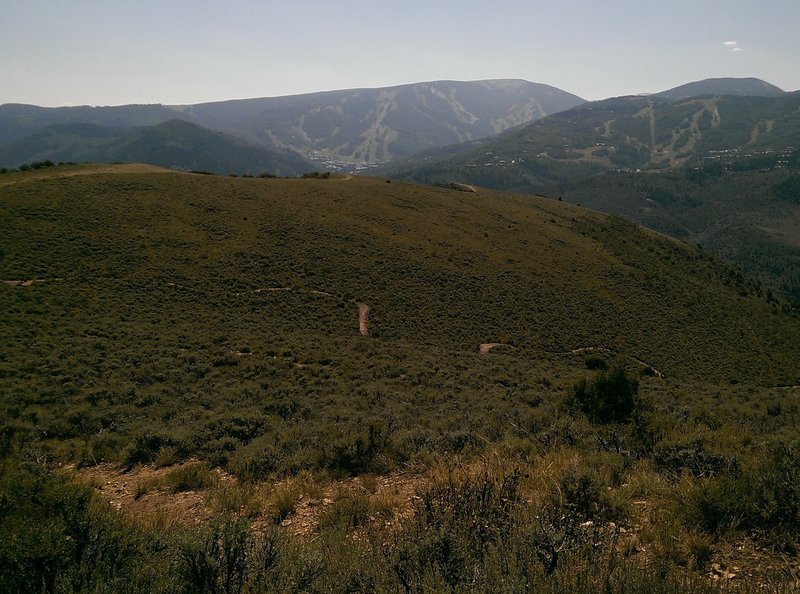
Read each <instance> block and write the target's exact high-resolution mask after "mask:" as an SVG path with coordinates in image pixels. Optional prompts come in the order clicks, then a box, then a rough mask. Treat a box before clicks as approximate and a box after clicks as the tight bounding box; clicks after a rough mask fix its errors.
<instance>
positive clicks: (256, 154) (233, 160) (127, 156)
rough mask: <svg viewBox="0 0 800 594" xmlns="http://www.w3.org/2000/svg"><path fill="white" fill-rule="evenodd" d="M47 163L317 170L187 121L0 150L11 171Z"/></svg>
mask: <svg viewBox="0 0 800 594" xmlns="http://www.w3.org/2000/svg"><path fill="white" fill-rule="evenodd" d="M41 161H55V162H59V161H62V162H79V163H83V162H93V163H149V164H151V165H159V166H162V167H169V168H172V169H182V170H185V171H192V170H196V171H207V172H212V173H220V174H228V173H235V174H240V175H241V174H249V175H259V174H261V173H265V172H266V173H269V174H271V175H300V174H303V173H306V172H309V171H313V170H314V169H315V166H314V165H313V164H312V163H311V162H310V161H307V160H306V159H304V158H303V157H301V156H300V155H299V154H298V153H295V152H292V151H289V150H278V149H270V148H266V147H263V146H256V145H255V144H252V143H247V142H244V141H243V140H241V139H239V138H237V137H234V136H231V135H229V134H222V133H219V132H212V131H211V130H207V129H205V128H202V127H200V126H197V125H195V124H190V123H188V122H184V121H181V120H169V121H167V122H163V123H161V124H158V125H155V126H146V127H138V128H133V129H128V128H107V127H103V126H97V125H95V124H53V125H51V126H48V127H47V128H44V129H43V130H40V131H38V132H36V133H35V134H32V135H31V136H27V137H25V138H22V139H19V140H17V141H16V142H12V143H11V144H8V145H6V146H3V147H0V165H3V166H5V167H9V168H14V167H19V166H20V165H23V164H26V163H30V162H41Z"/></svg>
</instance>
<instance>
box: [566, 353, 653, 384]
mask: <svg viewBox="0 0 800 594" xmlns="http://www.w3.org/2000/svg"><path fill="white" fill-rule="evenodd" d="M594 352H598V353H606V354H608V355H614V354H618V353H615V352H614V351H612V350H611V349H607V348H605V347H594V346H589V347H579V348H577V349H572V350H571V351H566V352H563V353H558V354H559V355H580V354H582V353H594ZM619 354H622V353H619ZM624 356H625V357H626V358H628V359H630V360H631V361H633V362H634V363H638V364H639V365H641V366H642V367H647V368H649V369H652V370H653V375H655V376H656V377H657V378H660V379H664V378H665V377H666V375H664V374H663V373H662V372H660V371H659V370H658V369H656V368H655V367H653V366H652V365H650V364H649V363H647V362H645V361H642V360H641V359H637V358H636V357H631V356H630V355H624Z"/></svg>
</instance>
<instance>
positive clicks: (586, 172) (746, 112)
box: [387, 93, 800, 192]
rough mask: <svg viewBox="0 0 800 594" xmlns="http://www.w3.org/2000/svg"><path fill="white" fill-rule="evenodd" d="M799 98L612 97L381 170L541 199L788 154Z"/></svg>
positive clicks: (798, 123)
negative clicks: (581, 184)
mask: <svg viewBox="0 0 800 594" xmlns="http://www.w3.org/2000/svg"><path fill="white" fill-rule="evenodd" d="M798 134H800V94H798V93H786V94H783V95H781V96H779V97H742V96H711V97H699V98H698V97H693V98H688V99H683V100H679V101H670V100H667V99H663V98H659V97H658V96H652V97H617V98H613V99H605V100H603V101H595V102H592V103H586V104H583V105H580V106H578V107H575V108H573V109H570V110H567V111H563V112H560V113H557V114H554V115H552V116H549V117H547V118H545V119H543V120H540V121H538V122H534V123H532V124H529V125H527V126H524V127H522V128H520V129H517V130H513V131H510V132H507V133H505V134H501V135H498V136H496V137H493V138H491V139H486V140H483V141H478V142H475V143H473V144H471V145H464V146H463V147H462V150H460V151H455V152H454V148H450V147H449V148H447V149H446V150H443V151H441V152H436V151H433V152H431V153H429V154H425V155H421V156H417V157H414V158H412V159H410V160H408V161H407V162H405V163H404V162H402V161H400V162H397V163H395V164H392V166H391V168H388V169H387V172H388V173H390V174H391V175H393V176H395V177H399V178H402V179H413V180H416V181H422V182H427V183H434V182H453V181H455V182H463V183H474V184H478V185H483V186H488V187H493V188H498V189H506V190H515V191H526V192H534V191H537V190H538V191H546V190H552V188H553V187H554V186H557V185H558V184H560V183H563V182H568V181H575V180H577V179H581V178H586V177H589V176H592V175H596V174H598V173H604V172H607V171H609V170H615V171H625V170H636V169H640V170H663V169H668V168H674V167H680V166H683V165H687V164H691V165H701V164H703V163H705V162H706V161H708V160H711V161H715V160H719V159H721V158H725V159H730V158H739V157H753V156H758V155H764V154H770V153H778V154H779V153H781V152H785V151H791V150H793V149H796V148H797V147H796V144H797V138H798Z"/></svg>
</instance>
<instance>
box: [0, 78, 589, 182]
mask: <svg viewBox="0 0 800 594" xmlns="http://www.w3.org/2000/svg"><path fill="white" fill-rule="evenodd" d="M583 102H584V100H583V99H581V98H580V97H577V96H575V95H572V94H571V93H567V92H565V91H562V90H560V89H556V88H555V87H551V86H548V85H543V84H536V83H531V82H527V81H524V80H485V81H474V82H454V81H436V82H426V83H418V84H410V85H402V86H397V87H387V88H380V89H353V90H343V91H329V92H322V93H310V94H305V95H294V96H288V97H275V98H263V99H242V100H233V101H221V102H215V103H202V104H197V105H183V106H165V105H126V106H119V107H85V106H84V107H60V108H42V107H36V106H31V105H16V104H6V105H2V106H0V147H1V146H3V145H7V144H9V143H11V142H13V141H15V140H19V139H21V138H23V137H25V136H29V135H30V134H33V133H35V132H37V131H39V130H41V129H42V128H45V127H47V126H49V125H52V124H76V123H79V124H87V123H89V124H95V125H100V126H106V127H112V128H133V127H141V126H152V125H156V124H160V123H163V122H165V121H169V120H173V119H181V120H186V121H188V122H191V123H194V124H197V125H200V126H204V127H206V128H209V129H212V130H217V131H224V132H228V133H232V134H235V135H237V136H239V137H241V138H242V139H244V140H246V141H249V142H252V143H255V144H259V145H262V146H266V147H270V148H280V149H290V150H293V151H297V152H300V153H303V154H306V155H309V154H310V155H314V156H315V157H316V159H317V161H318V167H321V168H324V167H325V164H326V163H325V162H326V161H327V162H328V163H327V164H328V165H334V164H335V162H348V163H362V162H375V161H388V160H391V159H395V158H398V157H402V156H407V155H411V154H413V153H416V152H419V151H422V150H425V149H429V148H433V147H439V146H444V145H448V144H453V143H457V142H463V141H466V140H472V139H476V138H482V137H485V136H489V135H492V134H496V133H498V132H502V131H503V130H506V129H508V128H510V127H513V126H517V125H521V124H525V123H527V122H530V121H533V120H536V119H539V118H542V117H544V116H547V115H549V114H552V113H555V112H558V111H561V110H564V109H568V108H570V107H574V106H575V105H578V104H580V103H583Z"/></svg>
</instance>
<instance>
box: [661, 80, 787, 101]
mask: <svg viewBox="0 0 800 594" xmlns="http://www.w3.org/2000/svg"><path fill="white" fill-rule="evenodd" d="M784 94H786V91H784V90H783V89H780V88H778V87H776V86H775V85H772V84H770V83H768V82H766V81H763V80H761V79H759V78H706V79H704V80H698V81H695V82H690V83H687V84H685V85H680V86H678V87H674V88H672V89H667V90H666V91H662V92H661V93H656V94H655V95H654V97H661V98H662V99H671V100H674V101H680V100H681V99H688V98H690V97H703V96H707V95H739V96H741V97H780V96H781V95H784Z"/></svg>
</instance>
